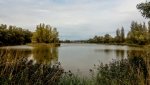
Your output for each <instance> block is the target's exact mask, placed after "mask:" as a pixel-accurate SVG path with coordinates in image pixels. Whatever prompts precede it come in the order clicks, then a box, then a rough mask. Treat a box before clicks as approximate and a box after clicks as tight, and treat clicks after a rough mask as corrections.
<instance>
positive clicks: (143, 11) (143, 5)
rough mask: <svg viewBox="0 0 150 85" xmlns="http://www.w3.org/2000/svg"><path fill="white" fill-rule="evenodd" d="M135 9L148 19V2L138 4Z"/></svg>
mask: <svg viewBox="0 0 150 85" xmlns="http://www.w3.org/2000/svg"><path fill="white" fill-rule="evenodd" d="M137 9H139V10H140V12H141V14H142V16H143V17H145V18H150V2H145V3H140V4H138V5H137Z"/></svg>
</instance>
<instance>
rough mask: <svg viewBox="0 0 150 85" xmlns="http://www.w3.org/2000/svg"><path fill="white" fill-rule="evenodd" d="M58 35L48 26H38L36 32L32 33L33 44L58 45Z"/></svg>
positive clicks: (55, 30)
mask: <svg viewBox="0 0 150 85" xmlns="http://www.w3.org/2000/svg"><path fill="white" fill-rule="evenodd" d="M58 37H59V35H58V32H57V29H56V28H53V27H52V26H50V25H45V24H39V25H37V27H36V32H34V33H33V36H32V42H33V43H58V42H59V38H58Z"/></svg>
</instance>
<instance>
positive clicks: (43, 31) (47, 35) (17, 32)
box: [0, 24, 59, 46]
mask: <svg viewBox="0 0 150 85" xmlns="http://www.w3.org/2000/svg"><path fill="white" fill-rule="evenodd" d="M58 37H59V36H58V32H57V29H56V28H54V27H52V26H50V25H45V24H40V25H37V27H36V31H35V32H31V31H29V30H27V29H23V28H21V27H16V26H11V25H10V26H8V25H6V24H1V25H0V46H4V45H22V44H26V43H31V42H32V43H58V42H59V38H58Z"/></svg>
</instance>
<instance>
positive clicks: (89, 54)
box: [0, 44, 144, 74]
mask: <svg viewBox="0 0 150 85" xmlns="http://www.w3.org/2000/svg"><path fill="white" fill-rule="evenodd" d="M0 49H1V50H0V52H2V51H3V50H7V52H8V53H7V52H6V53H7V54H9V55H12V56H13V54H14V53H19V51H22V52H24V53H22V56H20V57H25V58H26V59H27V62H30V61H32V63H33V64H35V63H39V64H47V65H54V64H58V62H60V63H61V66H62V67H63V68H64V69H65V71H69V70H71V71H72V72H74V73H76V72H78V71H79V72H81V73H82V74H87V73H89V69H92V68H93V67H94V65H98V64H100V63H103V64H107V63H110V62H112V61H113V60H121V59H125V58H128V57H129V53H130V52H132V51H134V53H135V52H138V53H139V51H142V50H144V49H143V48H142V47H130V46H117V45H102V44H61V46H60V47H46V46H37V47H31V46H26V45H21V46H6V47H1V48H0ZM9 51H12V52H9ZM1 56H2V54H1Z"/></svg>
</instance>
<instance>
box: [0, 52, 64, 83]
mask: <svg viewBox="0 0 150 85" xmlns="http://www.w3.org/2000/svg"><path fill="white" fill-rule="evenodd" d="M28 52H30V51H27V52H25V50H22V51H19V50H18V51H16V50H15V51H14V50H1V51H0V84H1V85H56V84H57V82H58V80H59V78H60V76H61V75H62V73H63V69H62V68H61V67H60V65H54V66H50V65H45V64H41V63H36V64H34V63H33V61H28V60H27V53H28ZM12 55H13V56H12Z"/></svg>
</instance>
